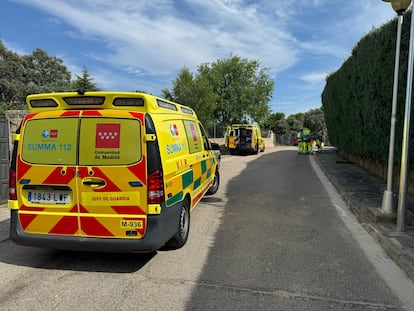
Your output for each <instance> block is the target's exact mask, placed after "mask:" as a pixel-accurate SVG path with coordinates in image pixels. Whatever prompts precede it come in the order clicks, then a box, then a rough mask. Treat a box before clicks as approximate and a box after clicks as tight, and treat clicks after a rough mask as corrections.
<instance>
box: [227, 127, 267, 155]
mask: <svg viewBox="0 0 414 311" xmlns="http://www.w3.org/2000/svg"><path fill="white" fill-rule="evenodd" d="M225 147H226V148H227V149H229V151H230V153H231V154H236V153H239V154H240V153H242V154H245V153H255V154H257V153H258V152H259V151H260V152H264V151H265V143H264V139H263V137H262V134H261V131H260V127H259V126H258V125H255V124H232V125H231V126H229V127H227V131H226V135H225Z"/></svg>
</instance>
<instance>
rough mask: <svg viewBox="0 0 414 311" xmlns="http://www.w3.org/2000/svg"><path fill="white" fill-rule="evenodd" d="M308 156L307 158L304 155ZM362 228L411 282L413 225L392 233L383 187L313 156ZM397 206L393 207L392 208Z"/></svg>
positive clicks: (4, 221) (4, 230) (2, 232)
mask: <svg viewBox="0 0 414 311" xmlns="http://www.w3.org/2000/svg"><path fill="white" fill-rule="evenodd" d="M304 156H311V155H304ZM313 156H314V157H315V159H316V162H317V163H318V165H319V166H320V168H321V169H322V171H323V172H324V173H325V175H326V176H327V177H328V179H329V180H330V182H331V183H332V184H333V185H334V186H335V188H336V189H337V191H338V192H339V193H340V195H341V196H342V198H343V199H344V201H345V202H346V203H347V205H348V206H349V208H350V209H351V211H352V212H353V213H354V214H355V215H356V217H357V219H358V220H359V222H360V223H361V224H362V225H363V227H364V228H365V229H366V230H367V231H368V232H369V233H370V234H371V235H372V236H373V237H374V239H375V240H376V241H378V243H379V244H380V245H381V246H382V247H383V249H384V251H385V252H386V253H387V254H388V256H390V258H391V259H392V260H393V261H394V262H395V263H396V264H397V265H398V266H399V267H400V268H401V269H402V270H403V271H404V272H405V273H406V275H407V277H408V278H410V279H411V280H413V281H414V224H413V223H412V217H409V218H408V221H407V227H406V231H405V232H397V230H396V214H392V215H385V214H383V213H381V211H380V207H381V202H382V196H383V192H384V190H385V189H386V183H385V181H383V180H382V179H381V178H380V177H377V176H376V175H374V174H372V173H370V172H368V171H366V170H365V169H363V168H362V167H360V166H359V165H357V164H355V163H352V162H349V161H347V160H345V159H343V158H341V157H340V156H339V155H338V153H337V152H336V150H335V149H334V148H326V149H324V150H323V151H322V153H316V154H315V155H313ZM407 201H408V204H407V210H408V213H407V214H408V215H409V216H411V215H414V198H413V197H411V196H408V198H407ZM396 206H397V204H396ZM9 214H10V213H9V210H8V208H7V203H2V204H0V242H2V241H4V240H6V239H8V231H9V216H10V215H9Z"/></svg>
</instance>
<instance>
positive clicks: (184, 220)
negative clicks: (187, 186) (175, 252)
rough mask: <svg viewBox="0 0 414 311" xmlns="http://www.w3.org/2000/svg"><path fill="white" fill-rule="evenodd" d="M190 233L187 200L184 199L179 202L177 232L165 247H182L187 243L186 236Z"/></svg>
mask: <svg viewBox="0 0 414 311" xmlns="http://www.w3.org/2000/svg"><path fill="white" fill-rule="evenodd" d="M189 233H190V205H189V203H188V200H186V199H184V201H182V202H181V208H180V218H179V221H178V226H177V232H176V233H175V235H174V236H173V237H172V238H171V240H169V241H168V242H167V246H168V247H171V248H174V249H178V248H181V247H183V246H184V244H185V243H186V242H187V239H188V234H189Z"/></svg>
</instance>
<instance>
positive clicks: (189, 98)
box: [162, 56, 274, 128]
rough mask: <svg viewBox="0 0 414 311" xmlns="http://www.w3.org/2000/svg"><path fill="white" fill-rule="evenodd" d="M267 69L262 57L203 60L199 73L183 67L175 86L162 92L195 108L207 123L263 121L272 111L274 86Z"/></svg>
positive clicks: (174, 83)
mask: <svg viewBox="0 0 414 311" xmlns="http://www.w3.org/2000/svg"><path fill="white" fill-rule="evenodd" d="M267 73H268V69H267V68H261V67H260V64H259V62H258V61H248V60H246V59H241V58H240V57H237V56H231V57H230V58H228V59H219V60H217V61H216V62H214V63H212V64H208V63H204V64H201V65H200V66H199V67H198V68H197V74H192V73H191V72H190V71H189V70H188V69H187V68H184V69H182V70H181V72H180V73H179V74H178V76H177V78H176V79H175V80H174V81H173V88H172V89H171V90H168V89H164V90H163V91H162V94H163V96H164V97H166V98H167V99H171V100H173V101H176V102H179V103H182V104H186V105H188V106H191V107H192V108H194V109H195V110H196V112H197V114H198V116H199V118H200V119H201V120H202V121H203V122H204V123H205V125H206V127H210V126H212V125H213V124H216V123H217V124H219V127H220V128H222V127H225V126H226V125H228V124H231V123H241V122H249V123H254V122H257V123H259V124H261V123H262V124H263V123H264V122H265V121H266V120H267V119H268V117H269V115H270V108H269V106H268V103H269V101H270V98H271V94H272V92H273V88H274V82H273V80H272V79H271V78H270V77H269V76H268V74H267Z"/></svg>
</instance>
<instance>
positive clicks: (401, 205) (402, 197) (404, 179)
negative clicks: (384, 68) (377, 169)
mask: <svg viewBox="0 0 414 311" xmlns="http://www.w3.org/2000/svg"><path fill="white" fill-rule="evenodd" d="M413 17H414V14H413V10H411V27H410V50H409V52H408V69H407V71H408V73H407V90H406V95H405V114H404V129H403V142H402V151H401V170H400V192H399V196H398V214H397V231H399V232H402V231H405V230H406V227H405V225H406V221H405V216H406V209H407V186H408V170H409V163H408V152H409V146H410V144H409V141H410V117H411V94H412V87H413V62H414V39H413V35H414V20H413Z"/></svg>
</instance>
